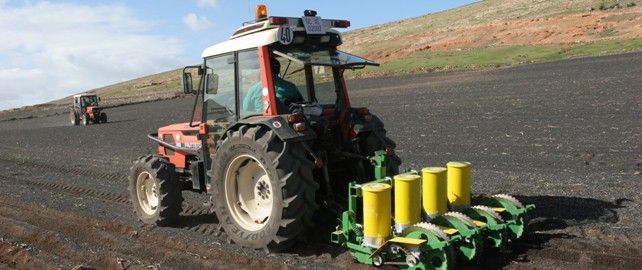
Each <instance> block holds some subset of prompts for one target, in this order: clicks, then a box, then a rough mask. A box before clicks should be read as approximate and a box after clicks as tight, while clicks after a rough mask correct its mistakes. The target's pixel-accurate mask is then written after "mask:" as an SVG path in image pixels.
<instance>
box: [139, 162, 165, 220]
mask: <svg viewBox="0 0 642 270" xmlns="http://www.w3.org/2000/svg"><path fill="white" fill-rule="evenodd" d="M136 194H137V195H138V203H139V204H140V208H141V209H143V211H144V212H145V214H148V215H153V214H154V213H155V212H156V210H157V209H158V202H159V196H158V188H157V186H156V181H154V178H153V177H152V175H151V174H149V172H147V171H144V172H141V173H140V174H139V175H138V178H137V179H136Z"/></svg>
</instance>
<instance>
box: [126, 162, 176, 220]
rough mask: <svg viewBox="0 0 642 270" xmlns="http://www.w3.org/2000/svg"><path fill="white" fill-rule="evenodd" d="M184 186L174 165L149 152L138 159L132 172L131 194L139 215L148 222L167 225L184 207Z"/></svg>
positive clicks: (130, 179)
mask: <svg viewBox="0 0 642 270" xmlns="http://www.w3.org/2000/svg"><path fill="white" fill-rule="evenodd" d="M181 191H182V188H181V185H180V183H179V182H178V179H177V175H176V172H175V169H174V165H172V164H170V163H169V162H167V161H166V160H165V159H163V158H161V157H158V156H152V155H147V156H143V157H140V158H139V159H137V160H136V161H134V165H133V166H132V167H131V169H130V174H129V197H130V200H131V201H132V204H133V206H134V212H136V215H137V216H138V218H139V219H140V220H141V221H142V222H144V223H146V224H156V225H159V226H167V225H170V224H172V223H173V222H175V221H176V219H177V218H178V215H179V213H180V212H181V211H182V203H183V196H182V194H181Z"/></svg>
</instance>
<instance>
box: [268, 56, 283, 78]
mask: <svg viewBox="0 0 642 270" xmlns="http://www.w3.org/2000/svg"><path fill="white" fill-rule="evenodd" d="M270 66H272V75H279V73H281V63H279V60H276V58H270Z"/></svg>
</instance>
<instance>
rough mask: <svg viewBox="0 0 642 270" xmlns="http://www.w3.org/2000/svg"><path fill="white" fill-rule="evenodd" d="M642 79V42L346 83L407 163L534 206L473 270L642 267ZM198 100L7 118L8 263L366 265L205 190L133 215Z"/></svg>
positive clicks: (3, 226)
mask: <svg viewBox="0 0 642 270" xmlns="http://www.w3.org/2000/svg"><path fill="white" fill-rule="evenodd" d="M640 74H642V53H635V54H625V55H619V56H609V57H599V58H588V59H578V60H571V61H563V62H556V63H548V64H539V65H530V66H521V67H515V68H508V69H500V70H494V71H476V72H452V73H435V74H426V75H416V76H402V77H391V78H379V79H367V80H358V81H351V82H349V83H348V85H349V88H350V89H351V101H352V103H353V105H354V106H367V107H369V108H370V110H371V111H372V112H374V113H377V114H378V115H379V116H380V117H381V118H382V119H383V120H384V122H386V123H387V129H388V131H389V135H390V136H391V137H392V138H393V139H394V140H396V142H397V144H398V149H397V151H398V153H399V155H400V156H401V157H402V159H403V161H404V163H403V165H402V166H408V167H412V168H415V169H419V168H421V167H423V166H443V165H444V164H445V163H446V162H447V161H451V160H465V161H470V162H472V163H473V166H474V174H473V178H474V180H473V181H474V184H473V190H474V192H475V193H478V194H480V193H508V194H514V195H516V196H517V197H518V198H519V199H520V200H522V201H523V202H526V203H533V204H536V205H537V209H536V210H535V211H534V212H533V215H532V218H533V219H532V222H531V224H530V232H529V233H528V234H527V235H526V236H525V237H524V239H523V240H522V241H519V242H517V243H515V244H513V245H511V246H509V247H507V248H506V249H504V250H500V251H496V252H492V253H489V254H488V255H487V256H488V257H487V259H484V260H483V261H481V262H479V264H478V265H477V266H474V267H473V266H471V267H472V268H504V267H506V268H520V269H523V268H527V269H529V268H536V269H541V268H558V269H559V268H562V269H563V268H571V269H577V268H586V269H596V268H597V269H600V268H618V269H631V268H636V266H638V265H640V264H642V215H641V214H640V213H642V208H641V206H640V201H642V195H641V192H640V190H642V175H641V174H640V171H642V168H641V165H640V163H641V162H642V149H641V148H640V142H641V141H642V120H640V119H641V115H642V76H640ZM191 104H192V99H191V98H184V99H174V100H167V101H159V102H150V103H142V104H136V105H130V106H122V107H117V108H111V109H108V110H107V113H108V114H109V119H110V121H111V122H110V123H107V124H100V125H90V126H87V127H82V126H70V125H69V123H68V119H67V115H66V114H65V113H60V114H57V115H56V114H55V113H51V112H45V113H40V114H38V116H39V117H34V118H28V119H20V120H13V121H0V186H1V187H2V188H0V268H1V267H2V266H3V265H4V266H6V267H9V268H19V269H51V268H58V267H62V268H65V269H70V268H73V267H87V268H97V269H145V268H176V269H202V268H225V269H228V268H233V269H234V268H244V269H247V268H256V269H264V268H279V269H280V268H292V267H294V268H312V269H327V268H350V269H353V268H367V267H366V266H361V265H358V264H356V263H354V262H352V260H351V257H350V255H349V254H348V253H347V252H345V251H344V250H343V249H341V248H339V247H336V246H334V245H333V244H331V243H329V237H328V235H327V232H326V231H325V229H324V228H319V232H318V233H314V234H313V235H314V236H313V237H311V238H312V239H311V240H312V242H311V243H309V244H307V245H303V244H302V245H300V246H298V247H297V248H296V249H294V250H292V251H290V252H285V253H280V254H267V253H265V252H264V251H262V250H251V249H245V248H240V247H238V246H236V245H234V244H230V243H228V241H227V240H226V237H225V235H224V234H220V232H219V230H218V226H217V223H216V222H217V220H216V217H215V216H214V215H212V214H211V213H210V212H209V210H208V208H206V207H204V206H203V202H205V201H207V200H208V195H205V194H192V193H184V196H185V197H186V202H185V204H186V205H185V207H184V209H185V210H184V212H183V213H182V214H181V216H182V218H181V220H180V222H179V224H178V225H176V226H175V227H171V228H157V227H153V226H146V225H142V224H141V223H140V222H138V221H137V220H136V218H135V216H134V214H133V212H132V207H131V204H130V202H129V201H128V198H127V182H126V175H127V172H128V168H129V166H131V162H132V161H133V160H134V159H135V158H137V157H138V156H141V155H144V154H147V153H153V152H154V151H156V147H155V145H154V144H153V143H151V141H149V140H148V139H147V138H146V135H147V134H148V133H151V132H154V131H155V130H156V129H157V128H158V127H160V126H163V125H167V124H171V123H175V122H183V121H186V119H188V118H189V116H190V115H189V114H190V109H191ZM50 114H51V115H50ZM47 115H50V116H47ZM16 116H17V115H16ZM20 116H21V117H22V118H24V115H20ZM2 117H4V118H5V119H9V118H11V117H12V116H11V115H8V114H3V116H2Z"/></svg>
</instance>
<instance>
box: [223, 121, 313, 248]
mask: <svg viewBox="0 0 642 270" xmlns="http://www.w3.org/2000/svg"><path fill="white" fill-rule="evenodd" d="M312 170H313V162H312V161H311V160H310V159H308V158H307V157H306V154H305V150H304V148H303V146H302V145H301V143H290V142H283V141H281V140H280V139H279V138H278V137H277V136H276V135H275V134H274V133H273V131H271V130H269V129H265V128H261V127H249V126H244V127H241V128H240V129H239V130H232V131H228V132H227V134H226V138H225V139H223V141H222V142H221V144H220V147H219V149H218V150H217V151H216V155H215V157H214V160H213V162H212V172H213V175H212V176H213V177H212V187H213V193H214V194H213V198H214V206H215V211H216V216H217V217H218V219H219V221H220V223H221V226H222V228H223V230H224V231H225V232H226V233H227V235H228V237H229V238H230V240H232V241H233V242H235V243H237V244H239V245H242V246H246V247H251V248H264V249H265V248H267V249H268V250H271V251H277V250H283V249H286V248H289V247H291V246H292V245H293V244H295V243H296V241H297V239H298V238H300V237H303V236H304V234H305V233H306V232H307V231H308V229H309V228H310V227H312V226H313V224H312V217H313V214H314V212H315V210H316V209H317V208H318V206H317V205H316V203H315V192H316V190H317V189H318V188H319V185H318V184H317V183H316V182H315V181H314V179H313V176H312Z"/></svg>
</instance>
